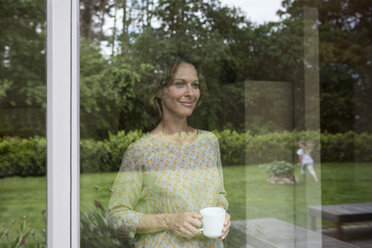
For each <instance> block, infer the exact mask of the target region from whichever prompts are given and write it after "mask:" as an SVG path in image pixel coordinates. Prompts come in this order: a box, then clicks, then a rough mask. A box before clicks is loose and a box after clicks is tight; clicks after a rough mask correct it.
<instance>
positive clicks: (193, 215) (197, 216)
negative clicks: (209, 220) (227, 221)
mask: <svg viewBox="0 0 372 248" xmlns="http://www.w3.org/2000/svg"><path fill="white" fill-rule="evenodd" d="M191 216H192V217H194V218H197V219H202V218H203V216H202V215H201V214H199V213H198V212H193V213H192V215H191Z"/></svg>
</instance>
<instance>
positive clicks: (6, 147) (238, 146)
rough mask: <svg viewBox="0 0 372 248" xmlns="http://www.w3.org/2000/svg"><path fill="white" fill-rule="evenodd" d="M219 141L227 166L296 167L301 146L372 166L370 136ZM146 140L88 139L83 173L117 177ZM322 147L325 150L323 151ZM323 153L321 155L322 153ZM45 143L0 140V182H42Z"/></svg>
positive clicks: (136, 134)
mask: <svg viewBox="0 0 372 248" xmlns="http://www.w3.org/2000/svg"><path fill="white" fill-rule="evenodd" d="M213 133H214V134H215V135H216V136H217V137H218V139H219V143H220V149H221V158H222V163H223V165H224V166H228V165H246V164H263V163H270V162H272V161H293V162H294V161H296V160H297V155H296V151H297V149H298V141H299V140H307V141H309V142H310V143H313V144H314V147H313V149H312V150H313V151H312V157H313V158H314V159H315V162H319V158H321V161H323V162H353V161H357V162H372V153H371V152H370V151H369V150H370V147H372V134H367V133H361V134H357V133H355V132H352V131H350V132H347V133H343V134H341V133H340V134H330V133H323V134H321V135H319V133H318V132H316V131H301V132H297V131H293V132H288V131H285V132H280V133H279V132H278V133H268V134H261V135H255V136H253V135H252V134H251V133H250V132H245V133H237V132H236V131H233V130H229V129H227V130H223V131H213ZM143 135H144V133H143V132H142V131H131V132H127V133H125V132H124V131H121V132H118V133H117V134H115V135H114V134H110V135H109V138H108V139H106V140H102V141H96V140H92V139H84V140H81V142H80V164H81V172H109V171H114V172H115V171H118V170H119V167H120V163H121V160H122V157H123V154H124V152H125V150H126V149H127V148H128V146H129V145H130V144H131V143H132V142H134V141H136V140H137V139H139V138H141V137H142V136H143ZM319 144H321V149H320V147H319ZM320 151H321V154H319V152H320ZM45 165H46V141H45V138H40V137H32V138H28V139H21V138H17V137H5V138H2V139H1V140H0V177H9V176H43V175H45V173H46V168H45Z"/></svg>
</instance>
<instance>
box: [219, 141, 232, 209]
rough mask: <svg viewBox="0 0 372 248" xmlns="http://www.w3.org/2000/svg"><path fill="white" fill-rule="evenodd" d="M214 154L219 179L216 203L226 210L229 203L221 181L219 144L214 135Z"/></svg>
mask: <svg viewBox="0 0 372 248" xmlns="http://www.w3.org/2000/svg"><path fill="white" fill-rule="evenodd" d="M216 154H217V168H218V174H219V180H220V186H219V194H218V201H217V205H219V206H221V205H222V206H223V208H224V209H226V210H227V209H228V207H229V203H228V201H227V199H226V190H225V187H224V183H223V171H222V162H221V150H220V144H219V143H218V139H217V137H216Z"/></svg>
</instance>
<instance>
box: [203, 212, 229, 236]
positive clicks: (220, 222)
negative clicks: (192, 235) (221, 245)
mask: <svg viewBox="0 0 372 248" xmlns="http://www.w3.org/2000/svg"><path fill="white" fill-rule="evenodd" d="M200 214H201V215H202V216H203V219H202V223H203V228H200V229H199V230H200V231H202V232H203V235H204V236H206V237H208V238H212V239H214V238H219V237H221V236H222V234H223V233H222V229H223V226H224V223H225V216H226V210H225V209H223V208H219V207H210V208H203V209H202V210H200Z"/></svg>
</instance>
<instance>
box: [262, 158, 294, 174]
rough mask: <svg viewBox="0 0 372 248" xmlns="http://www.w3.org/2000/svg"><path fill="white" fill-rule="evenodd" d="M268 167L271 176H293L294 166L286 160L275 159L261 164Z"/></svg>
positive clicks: (267, 171) (267, 170)
mask: <svg viewBox="0 0 372 248" xmlns="http://www.w3.org/2000/svg"><path fill="white" fill-rule="evenodd" d="M260 167H265V168H266V173H267V174H268V175H269V176H270V177H272V176H273V177H281V178H292V177H293V173H294V166H293V164H291V163H288V162H285V161H274V162H271V163H268V164H264V165H260Z"/></svg>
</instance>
